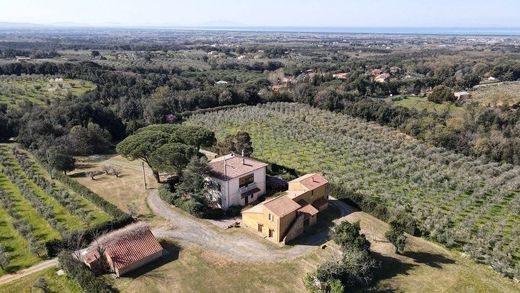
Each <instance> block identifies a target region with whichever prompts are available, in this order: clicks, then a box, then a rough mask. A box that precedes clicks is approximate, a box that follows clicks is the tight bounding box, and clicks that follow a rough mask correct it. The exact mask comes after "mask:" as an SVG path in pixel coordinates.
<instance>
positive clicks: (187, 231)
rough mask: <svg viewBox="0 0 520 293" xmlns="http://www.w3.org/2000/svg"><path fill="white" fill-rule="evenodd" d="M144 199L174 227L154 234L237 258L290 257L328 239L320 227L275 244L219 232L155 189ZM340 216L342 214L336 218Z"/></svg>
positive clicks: (347, 211)
mask: <svg viewBox="0 0 520 293" xmlns="http://www.w3.org/2000/svg"><path fill="white" fill-rule="evenodd" d="M147 201H148V206H149V207H150V209H151V210H152V211H153V212H154V214H156V215H158V216H160V217H162V218H164V219H166V220H168V221H170V222H171V224H172V225H173V226H174V227H175V229H171V230H169V229H161V228H157V229H153V234H154V235H155V236H156V237H159V238H172V239H175V240H180V241H181V243H184V244H195V245H198V246H201V247H203V248H205V249H208V250H211V251H213V252H216V253H219V254H222V255H224V256H227V257H230V258H233V259H236V260H239V261H264V262H274V261H280V260H284V259H292V258H296V257H299V256H302V255H304V254H306V253H308V252H310V251H311V250H313V249H315V248H316V247H317V246H319V245H320V244H322V243H324V242H325V241H327V239H328V232H327V231H323V232H321V233H317V234H315V235H312V236H310V237H306V238H305V241H304V242H301V243H298V244H295V245H291V246H285V247H281V248H277V247H275V246H274V245H272V244H269V243H266V241H267V240H263V239H261V238H259V237H257V236H256V235H254V234H251V235H247V234H243V233H234V234H229V233H224V232H222V233H219V232H217V231H215V230H214V229H212V228H211V227H209V226H208V225H209V224H204V223H201V222H198V221H197V220H194V219H192V218H190V217H188V216H186V215H183V214H182V213H179V212H177V211H176V210H175V209H172V208H170V207H169V205H168V204H167V203H165V202H164V201H163V200H162V199H161V198H160V197H159V193H158V191H157V190H153V191H151V192H150V194H149V196H148V198H147ZM330 203H331V204H332V205H334V206H336V207H337V208H338V209H339V211H340V214H341V217H343V216H346V215H348V214H350V213H352V212H353V211H354V209H353V208H351V207H350V206H348V205H347V204H345V203H343V202H341V201H338V200H335V199H332V200H331V201H330ZM339 220H341V218H339V219H338V220H336V221H339Z"/></svg>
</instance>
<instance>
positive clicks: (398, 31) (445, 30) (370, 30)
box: [184, 27, 520, 36]
mask: <svg viewBox="0 0 520 293" xmlns="http://www.w3.org/2000/svg"><path fill="white" fill-rule="evenodd" d="M184 29H192V30H216V31H219V30H220V31H250V32H294V33H296V32H304V33H345V34H395V35H475V36H520V28H478V27H474V28H470V27H465V28H456V27H453V28H449V27H442V28H441V27H439V28H434V27H417V28H413V27H184Z"/></svg>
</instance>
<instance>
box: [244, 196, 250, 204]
mask: <svg viewBox="0 0 520 293" xmlns="http://www.w3.org/2000/svg"><path fill="white" fill-rule="evenodd" d="M244 201H245V204H244V205H248V204H249V196H246V197H244Z"/></svg>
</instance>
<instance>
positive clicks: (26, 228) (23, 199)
mask: <svg viewBox="0 0 520 293" xmlns="http://www.w3.org/2000/svg"><path fill="white" fill-rule="evenodd" d="M0 169H1V170H2V172H1V173H0V187H1V189H0V196H1V206H0V222H1V223H2V225H1V228H0V231H1V232H2V238H1V239H0V243H1V245H2V246H3V247H4V249H5V252H7V254H8V259H9V261H8V264H7V265H6V266H5V269H4V270H0V275H1V274H5V273H6V272H15V271H17V270H19V269H21V268H25V267H28V266H30V265H32V264H35V263H37V262H38V261H39V260H41V259H45V258H47V257H48V256H49V255H48V251H47V250H46V243H47V242H49V241H52V240H59V239H61V238H62V237H65V236H67V235H69V234H71V233H73V232H75V231H78V230H84V229H87V228H91V227H96V226H97V225H100V224H103V223H105V222H107V221H109V220H111V219H112V215H110V214H108V213H107V212H106V211H104V210H103V209H102V208H101V207H99V206H97V205H95V204H94V203H93V202H91V201H90V200H87V198H85V197H83V196H81V195H80V194H78V193H77V192H75V191H73V190H71V189H69V188H68V187H66V186H65V185H63V184H62V183H60V182H58V181H54V180H52V179H51V178H50V176H49V174H48V173H47V172H46V171H45V169H44V168H43V167H42V166H41V165H39V163H38V162H37V161H36V160H35V159H34V158H33V157H32V156H31V155H29V153H27V152H26V151H23V150H21V149H19V148H17V147H15V146H11V145H0Z"/></svg>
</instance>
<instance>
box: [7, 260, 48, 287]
mask: <svg viewBox="0 0 520 293" xmlns="http://www.w3.org/2000/svg"><path fill="white" fill-rule="evenodd" d="M57 265H58V259H57V258H53V259H50V260H46V261H42V262H40V263H38V264H35V265H34V266H32V267H29V268H26V269H23V270H21V271H18V272H16V273H15V274H10V275H5V276H2V277H0V285H2V284H6V283H9V282H12V281H15V280H18V279H20V278H23V277H25V276H28V275H30V274H34V273H37V272H40V271H43V270H46V269H48V268H52V267H55V266H57Z"/></svg>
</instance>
